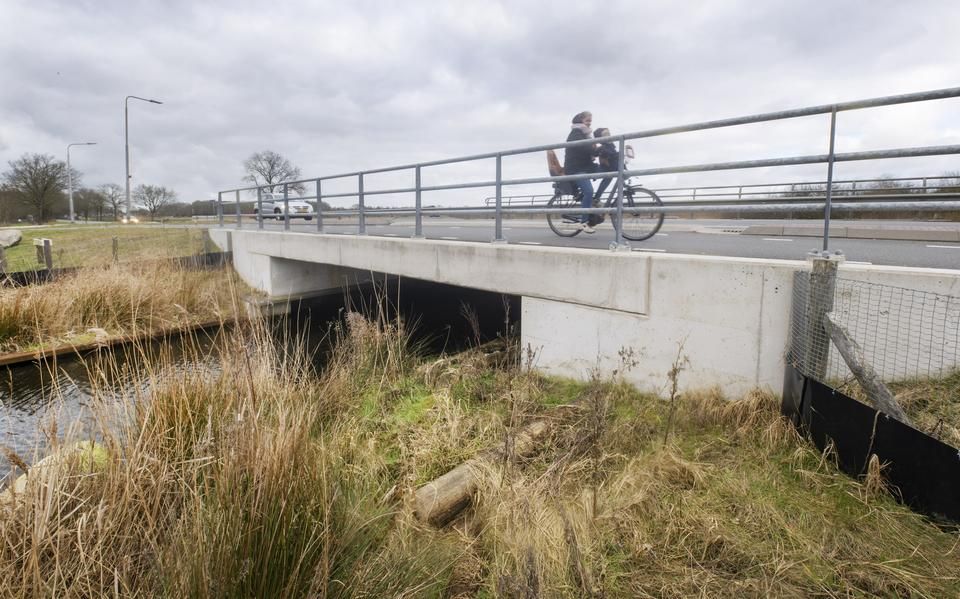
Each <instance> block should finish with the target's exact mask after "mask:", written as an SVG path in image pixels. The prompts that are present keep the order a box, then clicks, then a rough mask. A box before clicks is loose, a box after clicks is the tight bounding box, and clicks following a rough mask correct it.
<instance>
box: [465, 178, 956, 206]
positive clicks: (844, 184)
mask: <svg viewBox="0 0 960 599" xmlns="http://www.w3.org/2000/svg"><path fill="white" fill-rule="evenodd" d="M944 190H956V191H944ZM826 191H827V182H826V181H792V182H787V183H753V184H745V185H701V186H697V187H658V188H657V189H656V192H657V195H658V196H659V197H660V199H661V200H680V199H683V200H690V201H704V202H708V201H713V200H728V199H730V198H736V199H737V200H743V199H751V198H752V199H761V200H771V199H782V200H785V201H789V200H790V199H793V198H802V197H807V198H817V197H824V196H825V195H826ZM833 192H834V194H835V195H834V199H836V197H837V195H836V194H838V193H840V194H842V195H843V196H844V197H846V198H850V199H853V198H857V197H865V198H873V199H877V198H887V199H890V198H910V197H916V195H917V194H924V195H925V196H926V197H934V198H937V197H945V198H949V197H954V196H956V195H957V194H958V193H960V175H957V176H927V177H899V178H892V177H886V178H883V179H845V180H838V181H834V182H833ZM552 197H553V195H552V194H526V195H517V196H504V197H503V205H504V206H536V205H540V204H546V203H547V202H548V201H550V198H552ZM496 200H497V198H496V197H495V196H489V197H486V198H484V199H483V203H484V205H486V206H493V205H495V204H496Z"/></svg>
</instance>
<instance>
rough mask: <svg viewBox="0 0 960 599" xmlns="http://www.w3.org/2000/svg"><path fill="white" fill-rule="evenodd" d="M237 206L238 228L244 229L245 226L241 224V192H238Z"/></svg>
mask: <svg viewBox="0 0 960 599" xmlns="http://www.w3.org/2000/svg"><path fill="white" fill-rule="evenodd" d="M236 204H237V228H238V229H242V228H243V224H242V223H241V222H240V190H239V189H238V190H237V191H236Z"/></svg>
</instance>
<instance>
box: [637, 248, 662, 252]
mask: <svg viewBox="0 0 960 599" xmlns="http://www.w3.org/2000/svg"><path fill="white" fill-rule="evenodd" d="M633 251H634V252H665V251H667V250H661V249H657V248H633Z"/></svg>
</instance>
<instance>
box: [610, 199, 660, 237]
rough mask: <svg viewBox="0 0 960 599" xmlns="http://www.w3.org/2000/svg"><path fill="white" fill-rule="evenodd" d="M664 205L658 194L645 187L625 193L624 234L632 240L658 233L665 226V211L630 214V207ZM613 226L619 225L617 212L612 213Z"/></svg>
mask: <svg viewBox="0 0 960 599" xmlns="http://www.w3.org/2000/svg"><path fill="white" fill-rule="evenodd" d="M654 206H663V202H661V201H660V198H659V197H658V196H657V194H655V193H653V192H652V191H650V190H649V189H646V188H644V187H633V188H628V189H625V190H624V193H623V210H624V212H623V231H622V235H623V237H624V238H625V239H629V240H630V241H643V240H644V239H650V238H651V237H653V236H654V235H656V234H657V231H659V230H660V227H661V226H663V212H637V213H633V214H630V213H629V212H627V209H628V208H633V207H639V208H646V207H654ZM610 220H611V221H613V226H614V227H616V226H617V214H616V212H614V213H613V214H611V215H610Z"/></svg>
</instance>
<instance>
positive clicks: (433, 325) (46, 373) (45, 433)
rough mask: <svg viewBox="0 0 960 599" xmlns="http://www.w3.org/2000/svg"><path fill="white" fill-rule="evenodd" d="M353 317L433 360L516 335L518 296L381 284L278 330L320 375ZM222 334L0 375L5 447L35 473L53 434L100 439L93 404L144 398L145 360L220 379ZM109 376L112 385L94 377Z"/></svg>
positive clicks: (295, 313)
mask: <svg viewBox="0 0 960 599" xmlns="http://www.w3.org/2000/svg"><path fill="white" fill-rule="evenodd" d="M348 309H350V310H354V311H360V312H364V313H367V314H370V313H372V311H374V310H385V311H386V315H387V316H388V317H390V318H394V317H396V316H398V315H399V316H400V317H401V318H403V320H404V322H405V323H406V324H407V327H408V330H410V332H411V336H412V339H413V341H414V342H415V343H417V344H418V345H419V346H420V347H422V348H424V351H425V352H427V353H433V354H439V353H443V352H446V353H452V352H456V351H460V350H462V349H464V348H466V347H469V346H470V345H472V344H474V343H476V341H477V340H478V338H479V341H480V342H485V341H488V340H490V339H493V338H496V337H497V336H499V335H503V334H512V333H513V332H515V331H517V330H519V329H518V322H519V318H520V301H519V298H518V297H516V296H503V295H501V294H497V293H490V292H485V291H478V290H472V289H466V288H462V287H453V286H449V285H440V284H437V283H430V282H426V281H419V280H415V279H404V280H403V281H402V282H401V281H399V280H397V279H385V280H382V281H381V282H379V283H376V284H368V285H362V286H358V287H356V288H354V289H352V290H351V292H350V293H337V294H331V295H329V296H325V297H320V298H312V299H310V300H305V301H301V302H297V303H295V304H293V305H292V306H291V311H290V314H289V315H287V316H285V317H281V318H279V319H278V320H277V322H276V323H275V324H276V326H275V327H274V330H275V331H276V333H277V335H278V336H282V338H286V339H292V338H296V337H298V336H303V337H304V338H305V339H306V341H307V343H308V346H309V347H311V348H312V351H313V355H314V357H315V361H316V362H317V364H318V366H322V362H323V358H324V355H325V354H326V351H327V349H328V347H327V346H326V345H325V342H326V340H328V339H329V335H328V334H327V333H328V331H329V328H330V326H331V324H332V323H334V322H336V321H337V320H339V319H342V318H343V315H344V313H345V311H346V310H348ZM468 315H470V316H468ZM471 321H472V322H471ZM216 333H217V331H215V330H208V331H204V332H201V333H198V334H196V335H193V336H192V340H191V342H190V343H189V344H186V345H187V347H185V346H184V344H183V343H182V342H181V340H180V339H179V338H176V337H172V338H169V339H166V340H159V341H153V342H151V343H150V344H148V346H147V350H146V351H144V352H133V351H129V350H127V349H124V348H122V347H118V348H115V349H113V350H99V351H98V352H91V353H89V354H87V355H85V356H84V357H83V358H79V357H69V358H64V357H61V358H59V359H56V360H52V361H49V362H39V363H38V362H31V363H26V364H21V365H17V366H11V367H0V445H2V446H5V447H6V448H7V449H9V450H12V451H14V452H15V453H16V454H17V455H18V456H19V457H20V458H21V459H23V460H24V461H26V462H27V463H28V464H29V463H32V462H33V461H35V460H36V459H39V458H41V457H43V456H44V455H46V453H47V448H48V447H49V445H50V437H51V436H53V435H56V436H57V437H58V438H61V439H62V438H63V437H64V435H65V434H67V433H68V432H71V433H72V434H73V435H77V434H79V435H84V436H92V437H96V434H95V431H96V429H97V426H98V425H97V424H96V422H95V421H94V418H93V413H92V410H91V405H92V403H93V402H94V401H104V400H105V401H108V402H109V401H115V400H116V398H118V397H121V396H127V397H145V396H146V394H147V391H148V386H149V381H148V378H147V377H146V375H144V374H142V373H143V372H144V370H145V369H144V368H143V366H144V364H143V360H144V359H145V358H144V356H145V355H146V356H151V355H153V356H156V355H159V353H160V352H164V354H165V359H164V363H165V364H168V365H170V366H169V367H170V368H172V370H173V371H174V374H175V372H176V371H178V370H188V369H196V368H204V369H207V370H209V371H212V372H215V371H216V368H217V367H218V364H217V357H216V356H217V352H216V351H211V350H213V349H214V345H215V344H216V343H217V338H218V336H217V334H216ZM304 333H306V334H305V335H304ZM146 359H148V360H149V359H150V358H149V357H147V358H146ZM104 369H106V370H108V371H109V372H111V373H113V376H109V377H106V378H104V377H103V376H102V375H99V376H98V375H97V373H98V372H103V370H104ZM17 474H19V471H18V470H16V469H15V468H14V467H13V466H12V465H11V464H10V463H9V461H8V460H7V459H6V458H5V457H3V456H2V455H0V487H2V486H4V485H5V482H6V481H7V479H9V478H10V477H11V476H15V475H17Z"/></svg>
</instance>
